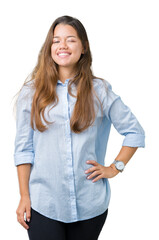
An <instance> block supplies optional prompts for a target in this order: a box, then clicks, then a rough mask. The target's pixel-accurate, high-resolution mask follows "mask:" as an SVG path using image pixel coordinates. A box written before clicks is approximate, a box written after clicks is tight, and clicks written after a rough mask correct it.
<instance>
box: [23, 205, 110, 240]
mask: <svg viewBox="0 0 159 240" xmlns="http://www.w3.org/2000/svg"><path fill="white" fill-rule="evenodd" d="M107 214H108V209H107V210H106V211H105V212H104V213H103V214H101V215H99V216H97V217H94V218H91V219H87V220H83V221H77V222H72V223H64V222H61V221H56V220H53V219H50V218H47V217H45V216H43V215H41V214H40V213H38V212H37V211H35V210H34V209H32V208H31V219H30V222H27V221H26V223H27V224H28V225H29V229H28V230H27V232H28V236H29V239H30V240H97V239H98V236H99V234H100V232H101V230H102V227H103V225H104V223H105V220H106V218H107Z"/></svg>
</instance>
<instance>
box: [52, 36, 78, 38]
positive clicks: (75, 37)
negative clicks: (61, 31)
mask: <svg viewBox="0 0 159 240" xmlns="http://www.w3.org/2000/svg"><path fill="white" fill-rule="evenodd" d="M69 37H74V38H76V37H75V36H67V38H69ZM53 38H60V37H59V36H55V37H53Z"/></svg>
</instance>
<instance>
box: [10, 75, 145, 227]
mask: <svg viewBox="0 0 159 240" xmlns="http://www.w3.org/2000/svg"><path fill="white" fill-rule="evenodd" d="M68 81H69V79H67V80H66V81H65V83H62V82H61V81H60V80H58V82H57V87H56V92H57V95H58V97H59V103H58V104H57V105H56V106H55V107H54V108H52V109H51V110H50V111H49V114H48V113H47V112H48V110H49V109H50V108H51V106H52V105H50V106H47V107H46V109H45V117H46V119H47V120H48V121H54V123H53V124H51V125H49V128H48V129H47V130H46V131H44V132H40V131H38V130H37V129H36V130H33V129H32V128H31V126H30V114H31V104H32V97H33V93H34V91H33V90H32V88H31V87H30V84H29V83H28V84H27V85H26V86H23V88H22V90H21V92H20V95H19V96H18V102H17V110H16V114H17V115H16V137H15V150H14V161H15V166H18V165H19V164H26V163H30V164H31V171H30V178H29V194H30V200H31V207H32V208H33V209H34V210H36V211H37V212H39V213H40V214H42V215H44V216H46V217H48V218H51V219H55V220H58V221H62V222H65V223H69V222H76V221H79V220H85V219H90V218H93V217H96V216H98V215H100V214H102V213H103V212H104V211H105V210H106V209H107V208H108V206H109V202H110V195H111V190H110V184H109V180H108V179H107V178H101V179H99V180H98V181H96V182H92V180H93V179H94V178H95V177H94V178H92V179H90V180H89V179H87V178H86V177H87V176H88V175H87V174H86V173H85V170H86V169H89V168H90V167H91V166H93V165H91V164H87V163H86V161H87V160H95V161H97V162H98V163H99V164H101V165H103V166H104V165H105V155H106V149H107V143H108V138H109V134H110V129H111V124H113V126H114V127H115V129H116V130H117V132H118V133H119V134H121V135H123V136H124V140H123V142H122V146H130V147H145V132H144V130H143V128H142V126H141V125H140V123H139V121H138V120H137V118H136V117H135V116H134V114H133V113H132V112H131V110H130V108H129V107H128V106H127V105H125V104H124V102H123V101H122V99H121V97H120V96H119V95H117V94H116V93H114V92H113V90H112V86H111V84H110V83H109V82H108V81H107V80H104V82H102V81H101V80H100V79H98V78H95V79H93V87H94V89H95V91H96V93H97V95H98V97H99V99H100V101H101V103H102V106H103V119H102V120H101V117H102V111H101V108H100V107H99V108H97V107H96V106H97V105H95V109H96V110H97V111H96V112H97V114H96V118H95V122H94V124H93V125H92V126H90V127H88V128H87V129H86V130H84V131H83V132H81V133H74V132H72V131H71V129H70V118H71V115H72V112H73V109H74V105H75V102H76V98H74V97H72V96H71V95H69V93H68ZM76 92H77V91H76V88H75V86H74V87H72V93H73V94H75V95H76ZM94 100H95V98H94ZM42 121H43V120H42ZM43 124H46V123H45V122H44V121H43ZM96 177H97V176H96Z"/></svg>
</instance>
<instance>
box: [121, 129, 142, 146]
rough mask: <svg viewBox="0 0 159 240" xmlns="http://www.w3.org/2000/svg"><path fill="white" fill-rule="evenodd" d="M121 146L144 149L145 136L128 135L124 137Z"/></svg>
mask: <svg viewBox="0 0 159 240" xmlns="http://www.w3.org/2000/svg"><path fill="white" fill-rule="evenodd" d="M122 146H129V147H142V148H144V147H145V135H143V134H139V133H137V134H135V133H129V134H127V135H126V136H125V138H124V141H123V144H122Z"/></svg>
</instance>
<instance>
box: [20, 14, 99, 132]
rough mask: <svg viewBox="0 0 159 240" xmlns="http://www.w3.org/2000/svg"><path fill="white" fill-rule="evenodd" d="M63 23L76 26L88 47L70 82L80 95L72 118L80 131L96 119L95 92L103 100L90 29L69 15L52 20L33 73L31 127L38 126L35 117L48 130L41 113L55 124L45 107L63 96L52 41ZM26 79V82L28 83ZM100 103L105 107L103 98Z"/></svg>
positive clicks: (83, 42) (39, 128)
mask: <svg viewBox="0 0 159 240" xmlns="http://www.w3.org/2000/svg"><path fill="white" fill-rule="evenodd" d="M60 23H62V24H68V25H70V26H72V27H73V28H74V29H75V30H76V32H77V35H78V37H79V38H80V40H81V42H82V46H83V48H84V54H81V57H80V59H79V61H78V63H77V73H76V75H75V77H74V78H72V79H70V80H69V82H68V92H69V94H70V95H71V96H73V97H76V98H77V100H76V103H75V106H74V110H73V113H72V116H71V119H70V128H71V130H72V131H73V132H75V133H80V132H82V131H84V130H85V129H87V128H88V127H89V126H91V125H92V124H93V122H94V121H95V116H96V114H95V108H94V98H93V93H94V94H95V95H96V97H97V99H98V101H99V102H100V100H99V98H98V96H97V94H96V92H95V91H94V88H93V79H94V78H97V77H95V76H94V75H93V72H92V69H91V65H92V55H91V51H90V46H89V41H88V37H87V33H86V30H85V28H84V26H83V25H82V23H81V22H80V21H79V20H78V19H76V18H74V17H71V16H67V15H65V16H62V17H59V18H57V19H56V20H55V21H54V22H53V23H52V25H51V27H50V29H49V31H48V34H47V36H46V39H45V42H44V43H43V45H42V48H41V50H40V52H39V55H38V61H37V65H36V66H35V67H34V69H33V71H32V72H31V74H30V76H31V79H30V80H29V81H27V82H30V81H32V83H33V86H34V88H35V93H34V96H33V99H32V108H31V127H32V129H33V130H35V128H34V124H33V121H34V120H35V126H36V128H37V129H38V130H39V131H41V132H43V131H45V130H46V129H47V127H46V126H45V125H44V124H43V123H42V120H41V114H42V117H43V119H44V121H45V122H46V123H47V124H52V123H53V122H49V121H47V120H46V118H45V116H44V110H45V108H46V106H48V105H49V104H51V103H54V105H53V107H55V106H56V105H57V104H58V102H59V98H58V96H57V93H56V85H57V81H58V79H59V75H58V65H57V64H56V63H55V62H54V60H53V59H52V57H51V45H52V43H53V42H52V41H53V33H54V29H55V27H56V26H57V25H58V24H60ZM98 79H99V81H100V80H103V79H102V78H98ZM26 80H27V79H26ZM26 80H25V82H24V84H23V85H26V84H27V82H26ZM33 80H34V81H33ZM72 84H75V86H76V89H77V96H74V95H73V94H72V92H71V85H72ZM22 87H23V86H22ZM21 89H22V88H21ZM100 105H101V109H102V104H101V102H100ZM50 110H51V109H50ZM102 114H103V109H102Z"/></svg>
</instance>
